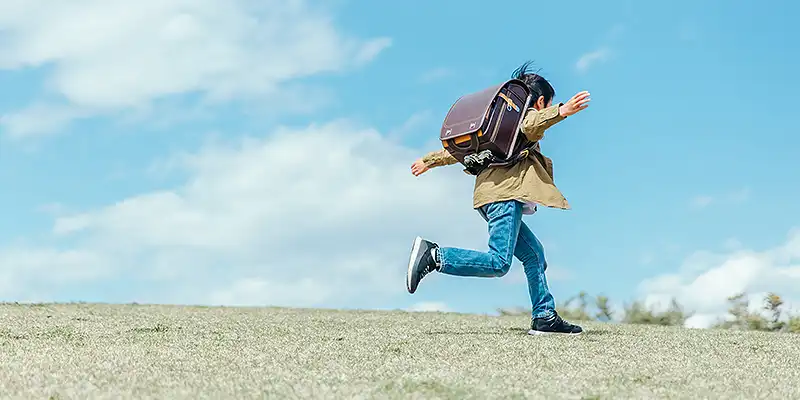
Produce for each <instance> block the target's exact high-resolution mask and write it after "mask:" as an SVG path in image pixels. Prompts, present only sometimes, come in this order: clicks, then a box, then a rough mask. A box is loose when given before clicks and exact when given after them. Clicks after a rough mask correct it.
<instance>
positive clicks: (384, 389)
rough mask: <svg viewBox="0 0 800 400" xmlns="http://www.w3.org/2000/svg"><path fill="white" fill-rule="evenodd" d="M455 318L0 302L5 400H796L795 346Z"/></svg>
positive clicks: (774, 338) (799, 358)
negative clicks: (539, 329) (544, 333)
mask: <svg viewBox="0 0 800 400" xmlns="http://www.w3.org/2000/svg"><path fill="white" fill-rule="evenodd" d="M528 322H529V321H528V319H527V318H525V317H524V316H523V317H514V316H504V317H490V316H480V315H461V314H444V313H406V312H401V311H395V312H379V311H374V312H366V311H323V310H301V309H276V308H213V307H179V306H148V305H94V304H67V305H49V304H45V305H36V306H29V305H13V304H6V305H0V360H2V362H0V393H3V397H4V398H9V397H14V398H45V399H47V398H53V399H72V398H93V399H97V398H109V399H110V398H137V399H143V398H170V399H178V398H186V399H189V398H191V399H196V398H274V399H291V398H320V399H322V398H324V399H330V398H376V399H381V398H397V399H400V398H403V399H407V398H412V399H413V398H440V399H450V398H452V399H469V398H474V399H494V398H511V399H513V398H518V399H523V398H525V399H529V398H565V399H611V398H614V399H619V398H687V399H688V398H780V399H784V398H800V386H799V385H797V383H796V382H800V339H798V338H800V336H798V335H793V334H784V333H766V332H741V331H725V330H690V329H682V328H671V327H656V326H642V325H610V324H601V323H586V324H585V325H584V327H585V329H586V332H585V334H584V335H582V336H579V337H532V336H528V335H526V331H527V325H528Z"/></svg>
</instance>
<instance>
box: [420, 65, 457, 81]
mask: <svg viewBox="0 0 800 400" xmlns="http://www.w3.org/2000/svg"><path fill="white" fill-rule="evenodd" d="M451 76H453V70H452V69H450V68H445V67H439V68H434V69H432V70H429V71H426V72H425V73H424V74H422V76H420V77H419V80H420V82H422V83H431V82H434V81H438V80H441V79H444V78H449V77H451Z"/></svg>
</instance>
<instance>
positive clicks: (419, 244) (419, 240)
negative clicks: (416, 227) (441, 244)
mask: <svg viewBox="0 0 800 400" xmlns="http://www.w3.org/2000/svg"><path fill="white" fill-rule="evenodd" d="M420 247H422V238H421V237H419V236H417V238H416V239H414V247H412V248H411V258H409V260H408V271H407V272H406V289H408V293H414V292H413V291H411V277H412V276H413V274H412V270H413V269H414V263H415V262H416V261H417V256H418V255H419V249H420Z"/></svg>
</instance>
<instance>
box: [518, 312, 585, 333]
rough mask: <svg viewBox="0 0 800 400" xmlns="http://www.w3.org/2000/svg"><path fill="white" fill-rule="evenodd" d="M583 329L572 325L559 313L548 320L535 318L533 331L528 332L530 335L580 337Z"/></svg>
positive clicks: (532, 323)
mask: <svg viewBox="0 0 800 400" xmlns="http://www.w3.org/2000/svg"><path fill="white" fill-rule="evenodd" d="M582 332H583V328H581V327H580V326H578V325H574V324H570V323H569V322H567V321H564V319H562V318H561V316H559V315H558V313H555V314H553V315H552V316H550V317H548V318H534V319H533V320H532V321H531V330H530V331H528V334H529V335H550V334H567V335H580V334H581V333H582Z"/></svg>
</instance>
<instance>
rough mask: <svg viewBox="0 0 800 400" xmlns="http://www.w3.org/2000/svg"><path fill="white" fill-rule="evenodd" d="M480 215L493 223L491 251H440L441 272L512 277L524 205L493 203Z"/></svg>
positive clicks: (449, 248) (506, 202)
mask: <svg viewBox="0 0 800 400" xmlns="http://www.w3.org/2000/svg"><path fill="white" fill-rule="evenodd" d="M478 211H479V212H480V214H481V216H483V217H484V218H485V219H486V220H487V222H488V223H489V251H488V252H482V251H476V250H467V249H459V248H455V247H442V248H440V249H439V262H440V264H441V269H440V272H442V273H445V274H449V275H457V276H478V277H500V276H503V275H505V274H506V273H508V270H509V269H510V268H511V261H512V260H513V258H514V248H515V247H516V244H517V236H518V234H519V227H520V224H521V223H522V203H520V202H518V201H514V200H510V201H502V202H497V203H490V204H487V205H485V206H483V207H481V208H480V209H479V210H478Z"/></svg>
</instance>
